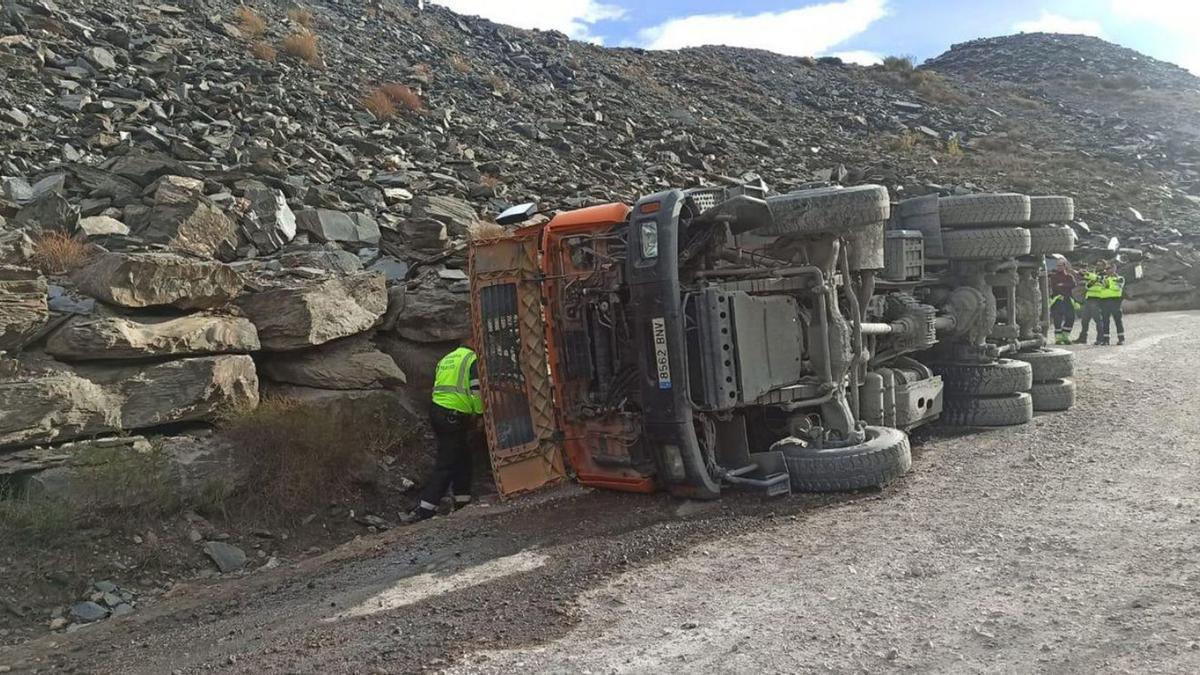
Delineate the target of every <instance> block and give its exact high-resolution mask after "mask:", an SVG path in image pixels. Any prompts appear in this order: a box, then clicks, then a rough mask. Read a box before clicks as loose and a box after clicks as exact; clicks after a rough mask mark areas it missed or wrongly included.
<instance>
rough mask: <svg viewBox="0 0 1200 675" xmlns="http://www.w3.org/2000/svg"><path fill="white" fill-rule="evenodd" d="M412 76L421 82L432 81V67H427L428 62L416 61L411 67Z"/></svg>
mask: <svg viewBox="0 0 1200 675" xmlns="http://www.w3.org/2000/svg"><path fill="white" fill-rule="evenodd" d="M412 72H413V77H416V78H417V79H418V80H421V81H423V82H427V83H428V82H432V81H433V68H430V67H429V64H428V63H418V64H417V65H415V66H413V67H412Z"/></svg>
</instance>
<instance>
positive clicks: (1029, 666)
mask: <svg viewBox="0 0 1200 675" xmlns="http://www.w3.org/2000/svg"><path fill="white" fill-rule="evenodd" d="M1128 324H1129V330H1130V333H1131V337H1132V343H1131V344H1130V345H1128V346H1125V347H1120V348H1118V347H1110V348H1096V347H1087V348H1079V349H1078V359H1079V360H1078V364H1077V377H1078V379H1079V381H1080V382H1081V392H1080V400H1079V402H1078V404H1077V406H1076V407H1075V408H1074V409H1073V410H1072V411H1070V412H1068V413H1064V414H1058V415H1039V416H1038V418H1037V419H1036V420H1035V421H1034V422H1033V423H1032V424H1030V425H1027V426H1025V427H1022V428H1015V429H1006V430H1000V431H989V432H982V433H975V434H970V435H947V434H945V433H942V432H938V433H934V434H932V435H929V436H926V437H924V438H921V439H918V441H919V445H918V449H917V453H916V454H917V457H916V461H915V469H914V471H913V473H912V474H911V475H910V476H909V477H908V478H907V479H905V480H904V481H902V482H900V483H899V484H898V485H895V486H893V487H890V488H888V489H887V490H885V491H883V492H882V493H873V494H858V495H842V496H833V497H803V498H789V499H786V500H775V501H766V500H762V499H760V498H757V497H754V496H739V497H736V498H732V499H725V500H722V501H721V502H719V503H713V504H680V503H677V502H672V501H670V500H668V499H666V498H662V497H638V496H628V495H618V494H611V493H590V494H573V495H570V494H569V495H566V496H560V497H558V498H556V499H550V500H545V501H542V502H540V503H525V504H521V505H519V506H518V507H516V508H511V509H507V510H502V509H495V508H493V509H486V508H479V509H475V510H474V513H472V514H471V515H470V516H456V517H455V518H451V519H446V520H441V521H436V520H435V521H432V522H429V523H425V524H422V525H419V526H416V527H414V528H411V529H408V530H403V531H394V532H390V533H386V534H384V535H380V536H378V537H376V538H373V539H364V540H361V541H358V542H355V543H354V544H352V545H351V546H349V547H347V548H345V549H343V550H341V551H338V552H335V553H334V554H330V555H328V556H326V557H323V558H321V559H316V560H310V561H306V562H304V563H302V564H300V565H296V566H291V567H285V568H280V569H276V570H273V571H270V572H266V573H259V574H255V575H253V576H251V577H247V578H245V579H242V580H238V581H235V582H225V583H220V584H218V585H214V586H197V587H192V588H188V589H184V590H182V591H180V592H178V593H176V594H175V595H174V597H170V598H168V599H166V600H165V601H163V602H161V603H159V604H158V605H157V606H155V607H153V608H151V609H149V610H147V611H143V612H139V613H138V614H135V615H132V616H130V617H126V618H123V619H120V620H113V621H108V622H105V623H104V624H102V625H98V626H95V627H93V628H89V629H85V630H82V631H79V632H77V633H74V634H71V635H66V636H53V637H49V638H46V639H43V640H41V641H39V642H36V643H32V644H29V645H25V646H23V647H21V648H13V649H8V650H5V651H0V666H8V667H10V668H12V669H13V670H18V671H19V670H22V669H27V668H29V669H44V670H49V669H52V668H67V669H77V670H82V671H87V672H146V673H162V672H171V671H173V670H175V671H181V672H200V671H208V670H211V669H223V670H226V671H227V672H260V673H262V672H356V673H361V672H389V673H390V672H406V671H415V670H443V669H444V670H450V671H453V672H462V673H476V672H485V673H487V672H497V673H500V672H512V671H515V670H518V669H519V670H549V671H571V672H577V671H590V672H647V671H659V670H662V669H665V668H675V669H683V670H684V671H723V672H735V671H736V672H746V671H753V672H820V671H829V672H846V671H852V670H859V671H870V672H879V671H893V670H905V671H915V672H927V671H932V672H1031V671H1050V672H1080V673H1084V672H1086V673H1092V672H1098V671H1138V672H1144V671H1156V672H1178V673H1195V672H1200V488H1198V484H1200V365H1198V359H1200V356H1198V355H1200V312H1189V313H1169V314H1158V315H1144V316H1134V317H1130V318H1129V320H1128Z"/></svg>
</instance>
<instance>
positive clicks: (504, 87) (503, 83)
mask: <svg viewBox="0 0 1200 675" xmlns="http://www.w3.org/2000/svg"><path fill="white" fill-rule="evenodd" d="M487 83H488V86H490V87H491V88H492V91H494V92H496V93H499V94H506V93H508V89H509V87H508V80H506V79H504V78H503V77H500V75H499V74H497V73H491V74H489V75H488V76H487Z"/></svg>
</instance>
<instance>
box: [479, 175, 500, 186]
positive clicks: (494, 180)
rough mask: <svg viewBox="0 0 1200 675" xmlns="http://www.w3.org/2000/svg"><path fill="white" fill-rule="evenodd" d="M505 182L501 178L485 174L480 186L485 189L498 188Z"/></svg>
mask: <svg viewBox="0 0 1200 675" xmlns="http://www.w3.org/2000/svg"><path fill="white" fill-rule="evenodd" d="M503 182H504V181H502V180H500V177H499V176H496V175H493V174H490V173H485V174H483V175H482V176H480V177H479V184H480V185H482V186H484V187H489V188H496V187H499V186H500V184H501V183H503Z"/></svg>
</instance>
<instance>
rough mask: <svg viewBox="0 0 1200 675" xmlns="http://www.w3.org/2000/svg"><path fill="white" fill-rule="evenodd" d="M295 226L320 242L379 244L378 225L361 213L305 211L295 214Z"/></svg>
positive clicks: (324, 210)
mask: <svg viewBox="0 0 1200 675" xmlns="http://www.w3.org/2000/svg"><path fill="white" fill-rule="evenodd" d="M296 226H297V227H298V228H299V229H300V230H302V231H304V232H307V233H308V234H309V235H311V236H312V237H313V239H315V240H317V241H321V242H326V241H333V242H338V243H344V244H370V245H375V244H378V243H379V237H380V234H379V224H378V223H376V222H375V219H374V218H371V217H370V216H368V215H366V214H363V213H345V212H342V211H333V210H331V209H306V210H304V211H301V212H299V213H297V214H296Z"/></svg>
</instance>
